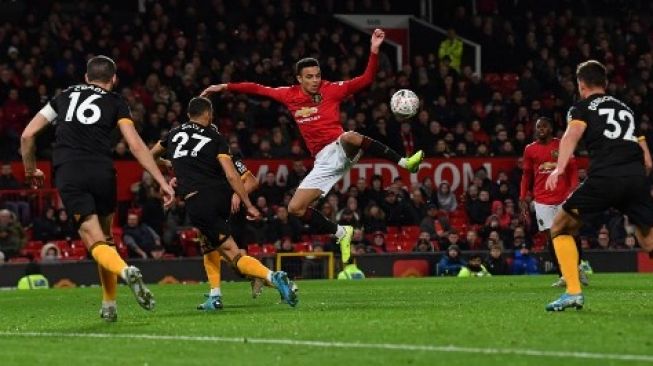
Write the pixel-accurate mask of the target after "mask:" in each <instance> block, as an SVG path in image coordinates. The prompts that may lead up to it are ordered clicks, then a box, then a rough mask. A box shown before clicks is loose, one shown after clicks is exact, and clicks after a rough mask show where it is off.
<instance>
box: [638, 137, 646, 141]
mask: <svg viewBox="0 0 653 366" xmlns="http://www.w3.org/2000/svg"><path fill="white" fill-rule="evenodd" d="M637 141H639V142H642V141H646V136H640V137H638V138H637Z"/></svg>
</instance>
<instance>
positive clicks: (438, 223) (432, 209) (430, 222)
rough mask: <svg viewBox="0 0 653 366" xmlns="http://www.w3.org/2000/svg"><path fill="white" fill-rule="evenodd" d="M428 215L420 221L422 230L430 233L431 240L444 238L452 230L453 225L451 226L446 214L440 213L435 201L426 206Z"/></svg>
mask: <svg viewBox="0 0 653 366" xmlns="http://www.w3.org/2000/svg"><path fill="white" fill-rule="evenodd" d="M426 215H427V216H426V217H424V218H423V219H422V221H421V222H420V223H419V229H420V231H423V232H427V233H429V235H431V240H439V239H440V238H444V237H445V236H446V234H447V233H448V232H449V231H450V230H451V227H449V221H448V220H446V219H445V218H444V216H440V215H439V210H438V206H437V205H435V204H434V203H429V204H428V205H427V206H426Z"/></svg>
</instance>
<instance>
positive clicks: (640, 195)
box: [562, 176, 653, 227]
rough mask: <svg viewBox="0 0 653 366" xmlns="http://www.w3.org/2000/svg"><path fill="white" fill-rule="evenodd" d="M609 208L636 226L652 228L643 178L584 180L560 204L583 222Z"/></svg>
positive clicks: (651, 203)
mask: <svg viewBox="0 0 653 366" xmlns="http://www.w3.org/2000/svg"><path fill="white" fill-rule="evenodd" d="M611 207H612V208H615V209H617V210H619V211H620V212H621V213H623V214H625V215H628V218H629V219H630V221H631V222H632V223H633V224H635V225H637V226H639V227H653V198H651V186H650V184H649V183H648V179H647V178H646V177H645V176H629V177H588V178H587V179H586V180H585V181H584V182H583V183H581V184H580V185H579V186H578V188H577V189H576V190H575V191H574V193H572V194H571V196H570V197H569V198H568V199H567V201H565V203H564V204H563V205H562V208H563V209H564V210H565V211H566V212H567V213H570V214H572V215H579V216H580V217H581V218H582V219H583V220H587V219H590V220H591V219H592V218H593V217H594V216H595V215H597V214H600V213H602V212H603V211H605V210H607V209H608V208H611Z"/></svg>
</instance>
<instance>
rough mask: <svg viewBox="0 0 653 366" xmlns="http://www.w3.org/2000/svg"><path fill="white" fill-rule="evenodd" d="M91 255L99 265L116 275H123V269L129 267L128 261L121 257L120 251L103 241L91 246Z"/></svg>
mask: <svg viewBox="0 0 653 366" xmlns="http://www.w3.org/2000/svg"><path fill="white" fill-rule="evenodd" d="M91 255H92V256H93V258H95V261H96V262H98V264H99V265H101V266H102V267H103V268H104V269H106V270H107V271H109V272H111V273H113V274H115V275H116V276H122V270H123V269H125V267H127V263H125V261H123V260H122V258H120V255H119V254H118V252H116V250H115V249H114V248H113V247H111V246H109V245H107V243H105V242H103V241H99V242H97V243H95V244H93V246H91Z"/></svg>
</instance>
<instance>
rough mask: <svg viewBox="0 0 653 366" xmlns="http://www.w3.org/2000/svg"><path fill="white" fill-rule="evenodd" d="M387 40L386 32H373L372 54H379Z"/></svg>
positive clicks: (378, 30) (376, 30)
mask: <svg viewBox="0 0 653 366" xmlns="http://www.w3.org/2000/svg"><path fill="white" fill-rule="evenodd" d="M384 39H385V32H384V31H383V30H381V29H378V28H377V29H375V30H374V32H372V47H371V48H372V52H373V53H378V52H379V47H381V43H383V40H384Z"/></svg>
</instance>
